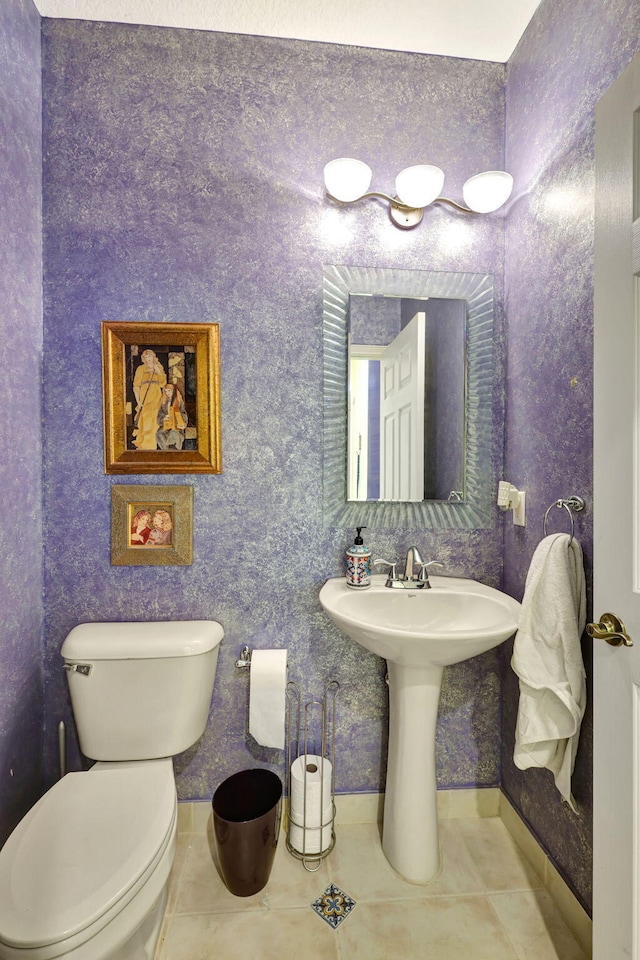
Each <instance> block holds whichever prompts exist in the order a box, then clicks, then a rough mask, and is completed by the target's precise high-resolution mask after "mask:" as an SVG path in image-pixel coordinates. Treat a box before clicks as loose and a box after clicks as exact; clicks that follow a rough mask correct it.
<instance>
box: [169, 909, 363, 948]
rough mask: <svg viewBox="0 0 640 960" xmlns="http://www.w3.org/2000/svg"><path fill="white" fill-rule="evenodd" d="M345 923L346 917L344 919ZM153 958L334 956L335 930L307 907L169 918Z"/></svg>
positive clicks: (335, 944) (335, 946)
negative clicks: (246, 913)
mask: <svg viewBox="0 0 640 960" xmlns="http://www.w3.org/2000/svg"><path fill="white" fill-rule="evenodd" d="M346 922H348V921H345V923H346ZM157 957H158V960H238V958H244V957H246V958H250V960H294V958H295V960H338V951H337V941H336V934H335V931H334V930H332V929H331V927H330V926H329V925H328V924H327V923H325V922H324V920H322V919H321V918H320V917H318V916H316V915H315V914H314V913H313V911H312V910H311V909H310V908H309V907H307V908H306V909H298V910H273V911H265V912H262V913H252V914H251V916H241V915H239V914H219V915H216V916H207V917H172V918H170V919H169V920H168V922H167V924H166V927H165V932H164V937H163V940H162V942H161V944H160V945H159V952H158V954H157Z"/></svg>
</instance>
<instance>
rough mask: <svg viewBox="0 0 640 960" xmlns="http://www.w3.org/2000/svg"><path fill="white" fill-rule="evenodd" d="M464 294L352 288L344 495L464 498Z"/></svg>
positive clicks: (398, 498)
mask: <svg viewBox="0 0 640 960" xmlns="http://www.w3.org/2000/svg"><path fill="white" fill-rule="evenodd" d="M466 340H467V301H466V300H463V299H455V298H451V299H449V298H438V297H430V298H411V297H399V296H387V295H362V294H352V295H351V296H350V297H349V319H348V367H349V377H348V393H349V396H348V432H347V438H348V455H347V489H348V493H347V499H348V500H353V501H370V502H372V501H382V502H415V503H419V502H422V501H423V500H449V501H454V500H455V501H460V500H463V499H464V488H465V483H464V464H465V392H466V391H465V387H466V365H467V360H466Z"/></svg>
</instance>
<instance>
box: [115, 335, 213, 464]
mask: <svg viewBox="0 0 640 960" xmlns="http://www.w3.org/2000/svg"><path fill="white" fill-rule="evenodd" d="M101 327H102V380H103V397H104V464H105V466H104V469H105V473H221V472H222V443H221V437H220V335H219V327H218V324H217V323H144V322H129V321H126V320H115V321H106V320H105V321H103V323H102V325H101Z"/></svg>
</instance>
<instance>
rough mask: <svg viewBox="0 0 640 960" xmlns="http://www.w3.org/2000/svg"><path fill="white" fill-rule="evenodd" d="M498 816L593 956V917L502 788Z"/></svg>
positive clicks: (583, 944) (577, 938)
mask: <svg viewBox="0 0 640 960" xmlns="http://www.w3.org/2000/svg"><path fill="white" fill-rule="evenodd" d="M498 815H499V817H500V819H501V820H502V822H503V823H504V825H505V827H506V828H507V830H508V831H509V833H510V834H511V836H512V837H513V839H514V841H515V842H516V844H517V845H518V847H520V850H521V851H522V853H523V854H524V856H525V857H526V858H527V860H528V861H529V863H530V864H531V866H532V867H533V869H534V870H535V871H536V873H537V874H538V876H539V877H540V879H541V880H542V883H543V884H544V887H545V890H546V891H547V892H548V893H549V895H550V896H551V897H552V898H553V902H554V903H555V905H556V907H557V908H558V910H559V912H560V914H561V915H562V918H563V920H564V922H565V923H566V925H567V926H568V927H569V929H570V930H571V932H572V933H573V935H574V937H575V938H576V940H577V941H578V943H579V944H580V946H581V947H582V949H583V950H584V952H585V953H586V955H587V957H591V953H592V946H591V942H592V928H593V924H592V921H591V917H590V916H589V914H588V913H587V911H586V910H585V909H584V907H583V906H582V904H581V903H580V901H579V900H578V899H577V897H576V896H575V894H574V893H573V891H572V890H571V889H570V888H569V887H568V886H567V884H566V882H565V880H563V878H562V877H561V875H560V874H559V873H558V870H557V869H556V867H555V866H554V865H553V864H552V862H551V861H550V859H549V857H548V856H547V854H546V853H545V852H544V850H543V849H542V847H541V846H540V844H539V843H538V841H537V840H536V838H535V837H534V836H533V834H532V833H531V831H530V830H529V828H528V827H527V825H526V824H525V822H524V821H523V820H522V819H521V817H520V815H519V814H518V812H517V811H516V809H515V807H513V806H512V804H511V802H510V801H509V799H508V798H507V797H506V796H505V794H504V793H502V791H500V804H499V813H498Z"/></svg>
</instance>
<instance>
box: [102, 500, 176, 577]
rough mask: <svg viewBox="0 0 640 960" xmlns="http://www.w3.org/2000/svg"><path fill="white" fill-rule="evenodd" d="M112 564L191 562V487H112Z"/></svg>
mask: <svg viewBox="0 0 640 960" xmlns="http://www.w3.org/2000/svg"><path fill="white" fill-rule="evenodd" d="M111 563H112V564H113V565H114V566H141V565H150V566H164V565H170V564H182V565H188V564H190V563H193V487H189V486H179V487H170V486H166V487H165V486H147V485H136V486H134V485H131V486H129V485H128V484H127V485H124V484H117V485H114V486H113V487H111Z"/></svg>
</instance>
